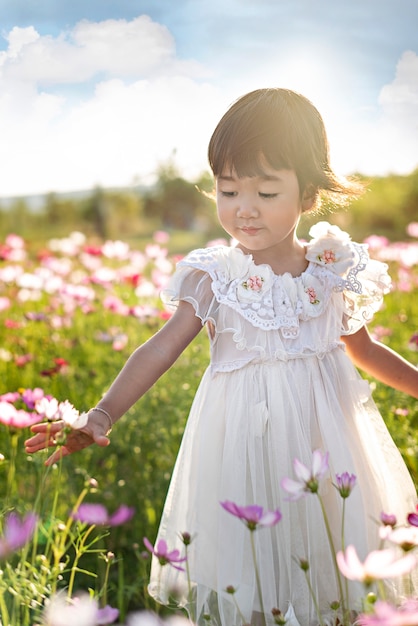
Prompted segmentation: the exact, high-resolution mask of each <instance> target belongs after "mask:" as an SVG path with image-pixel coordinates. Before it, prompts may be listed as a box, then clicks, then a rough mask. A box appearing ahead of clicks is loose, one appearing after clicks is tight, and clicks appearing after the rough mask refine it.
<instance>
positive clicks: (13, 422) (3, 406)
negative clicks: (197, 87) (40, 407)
mask: <svg viewBox="0 0 418 626" xmlns="http://www.w3.org/2000/svg"><path fill="white" fill-rule="evenodd" d="M41 419H42V418H41V417H40V416H39V415H37V414H36V413H27V412H26V411H24V410H23V409H17V408H16V407H15V406H14V405H13V404H10V402H3V401H0V422H2V423H3V424H5V425H6V426H11V427H12V428H27V427H29V426H32V425H33V424H37V423H38V422H40V421H41Z"/></svg>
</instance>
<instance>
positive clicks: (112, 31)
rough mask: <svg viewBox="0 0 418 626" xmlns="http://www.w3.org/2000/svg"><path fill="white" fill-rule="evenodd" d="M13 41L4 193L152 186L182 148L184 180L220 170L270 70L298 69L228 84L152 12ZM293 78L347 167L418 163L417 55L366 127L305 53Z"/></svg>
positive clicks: (1, 69) (0, 130)
mask: <svg viewBox="0 0 418 626" xmlns="http://www.w3.org/2000/svg"><path fill="white" fill-rule="evenodd" d="M6 39H7V42H8V48H7V50H6V51H4V52H0V136H1V137H2V141H1V142H0V165H1V176H0V197H1V196H8V195H25V194H29V193H44V192H48V191H65V190H72V189H83V188H91V187H92V186H94V185H96V184H100V185H102V186H113V185H129V184H132V183H133V182H134V181H135V182H136V181H139V182H144V181H146V180H149V176H150V174H152V173H153V172H155V170H156V167H157V166H158V164H159V163H161V162H164V161H166V160H167V159H168V158H169V157H170V155H171V153H172V151H173V150H176V157H175V158H176V163H177V165H178V166H179V168H180V169H181V171H182V172H183V175H185V176H188V177H195V176H196V177H197V176H198V175H199V173H200V172H201V171H203V170H204V169H206V168H207V167H208V166H207V160H206V149H207V144H208V141H209V138H210V135H211V133H212V131H213V128H214V127H215V125H216V123H217V121H218V120H219V118H220V116H221V115H222V114H223V113H224V111H225V110H226V108H227V107H228V106H229V104H230V103H231V102H232V101H233V100H234V99H235V98H236V97H238V96H239V95H240V94H242V93H245V91H249V90H251V89H254V88H257V87H260V86H264V85H265V84H267V83H266V80H267V78H268V77H269V76H270V77H273V78H274V77H276V76H278V75H281V76H282V77H283V75H286V73H285V71H284V70H285V67H283V72H280V73H279V74H278V70H277V58H276V57H275V56H274V55H272V56H271V58H270V61H269V62H267V63H265V64H264V66H263V68H262V71H261V70H260V68H258V69H257V73H251V72H248V71H246V69H245V68H244V69H243V70H242V72H241V73H237V74H236V75H234V79H235V80H231V81H230V84H229V85H227V87H225V85H226V84H227V83H228V81H227V80H225V78H228V76H226V77H225V76H220V75H219V74H218V75H216V76H215V75H213V76H212V75H211V74H210V71H209V69H210V68H209V67H203V66H201V65H199V64H198V63H197V62H195V61H193V60H183V59H181V58H179V56H178V54H177V52H176V47H175V41H174V39H173V37H172V35H171V34H170V32H169V31H168V30H167V28H166V27H164V26H162V25H160V24H158V23H156V22H154V21H152V20H151V19H150V18H149V17H147V16H140V17H137V18H135V19H133V20H131V21H127V20H106V21H103V22H97V23H94V22H87V21H85V20H84V21H81V22H79V23H78V24H76V25H75V26H74V28H73V29H72V30H69V31H67V32H63V33H61V34H60V35H59V36H58V37H51V36H41V35H39V33H37V32H36V30H35V29H34V28H33V27H30V28H17V27H16V28H13V29H12V30H11V31H10V32H9V33H8V35H7V36H6ZM221 53H222V51H220V54H221ZM292 58H293V57H292ZM218 71H219V69H218ZM288 75H289V77H290V78H292V80H293V83H292V84H289V85H288V86H289V87H291V88H295V89H298V90H301V91H302V92H304V93H306V95H307V96H308V97H311V98H312V100H313V102H314V103H315V104H316V105H317V106H318V108H319V109H320V111H321V112H322V113H324V117H325V122H326V125H327V127H328V129H329V135H330V140H331V147H332V149H333V155H334V156H335V162H336V164H337V169H339V171H342V172H343V173H347V172H351V171H355V170H358V171H363V172H365V173H368V174H374V173H383V172H384V171H390V170H392V171H403V172H407V171H410V170H411V169H412V168H413V167H416V166H417V164H418V163H417V161H418V159H417V155H418V147H417V120H418V104H417V100H418V94H417V89H418V87H417V85H418V59H417V55H416V54H415V53H413V52H407V53H405V54H404V55H403V56H402V58H401V59H400V61H399V64H398V68H397V73H396V76H395V78H394V80H393V82H392V83H391V84H390V85H386V86H385V87H384V88H383V89H382V92H381V99H380V102H379V103H377V102H376V103H375V109H376V110H375V112H376V115H375V116H374V118H373V119H368V120H366V121H364V119H365V118H363V122H361V121H360V122H359V119H358V118H357V119H356V118H355V116H354V112H353V110H352V107H351V104H350V103H343V107H341V100H339V99H338V98H339V94H338V93H336V91H337V92H338V87H335V84H334V82H333V83H332V85H331V84H327V83H326V76H325V75H324V76H323V77H322V80H321V81H318V78H317V76H316V75H315V76H316V78H315V81H314V82H312V80H311V78H310V77H309V76H310V73H309V72H307V68H306V64H305V63H299V64H297V63H296V62H295V60H293V65H292V66H289V68H288ZM237 78H238V80H237ZM290 78H289V80H290ZM260 81H264V85H263V84H260ZM271 81H272V78H270V80H269V83H270V84H271ZM317 83H321V89H320V90H319V91H318V87H317ZM221 84H222V87H221V86H218V85H221ZM238 88H239V89H238ZM306 90H307V91H306ZM315 90H316V91H317V92H318V93H316V91H315ZM332 90H334V92H333V91H332ZM344 107H345V109H344ZM350 107H351V108H350ZM414 133H415V134H414Z"/></svg>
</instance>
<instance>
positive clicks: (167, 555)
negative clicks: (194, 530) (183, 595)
mask: <svg viewBox="0 0 418 626" xmlns="http://www.w3.org/2000/svg"><path fill="white" fill-rule="evenodd" d="M143 541H144V545H145V547H146V549H147V550H148V551H149V552H151V554H153V555H154V556H156V557H157V559H158V561H159V563H160V565H171V566H172V567H174V568H175V569H178V570H180V571H181V572H184V567H181V566H180V565H177V563H184V561H186V560H187V559H186V557H185V556H184V557H181V556H180V550H171V551H169V550H168V546H167V542H166V541H165V539H160V540H159V541H158V543H157V546H156V547H154V546H153V545H152V543H151V542H150V540H149V539H147V537H144V539H143Z"/></svg>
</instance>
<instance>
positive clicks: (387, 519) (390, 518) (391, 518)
mask: <svg viewBox="0 0 418 626" xmlns="http://www.w3.org/2000/svg"><path fill="white" fill-rule="evenodd" d="M380 521H381V522H382V524H383V525H384V526H392V528H393V527H394V526H396V524H397V521H398V520H397V519H396V515H393V514H392V513H385V512H384V511H382V512H381V514H380Z"/></svg>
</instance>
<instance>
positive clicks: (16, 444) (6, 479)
mask: <svg viewBox="0 0 418 626" xmlns="http://www.w3.org/2000/svg"><path fill="white" fill-rule="evenodd" d="M405 237H406V241H404V242H401V243H390V242H389V241H387V240H386V239H384V238H381V237H374V236H372V237H370V238H369V239H368V240H367V243H368V244H369V247H370V253H371V256H372V257H374V258H378V259H380V260H383V261H385V262H387V263H388V264H389V265H390V268H391V276H392V280H393V289H392V291H391V293H390V294H389V295H388V296H386V299H385V304H384V308H383V309H382V310H381V311H380V312H379V313H378V314H377V315H376V317H375V319H374V320H373V322H372V323H371V324H370V332H371V333H372V334H373V335H374V336H375V337H376V338H378V339H379V340H381V341H383V342H384V343H386V344H388V345H390V346H391V347H393V348H394V349H395V350H396V351H398V352H399V353H401V354H402V355H403V356H405V358H407V359H408V360H410V361H412V362H414V363H417V362H418V299H417V298H416V290H417V287H418V225H417V224H411V225H410V226H409V229H408V232H407V233H406V234H405ZM169 248H170V240H169V236H168V235H167V234H166V233H163V232H156V233H155V234H154V239H153V241H150V242H149V244H148V245H147V246H146V247H145V248H144V249H143V250H135V249H132V248H131V247H130V246H128V245H127V244H126V243H124V242H122V241H106V242H103V243H101V244H97V243H91V242H89V241H88V240H87V239H86V237H85V236H84V235H83V234H82V233H79V232H74V233H71V234H70V235H69V236H68V237H65V238H61V239H53V240H48V241H45V242H44V245H43V247H42V248H40V247H38V248H36V249H33V248H32V247H31V245H30V242H28V241H24V240H22V239H21V238H20V237H18V236H16V235H9V236H8V237H7V238H6V239H5V240H4V241H3V242H0V333H1V342H0V472H1V481H0V491H1V500H2V521H1V530H2V532H1V536H2V537H3V541H0V558H2V559H3V564H2V569H3V576H2V578H1V579H0V616H1V617H2V621H3V622H4V623H5V624H6V623H7V620H6V619H5V616H7V619H8V620H9V621H10V623H11V624H16V625H17V624H22V626H24V625H26V624H31V625H33V624H35V623H38V622H36V620H39V619H40V616H41V614H42V611H43V606H44V602H45V599H48V598H49V597H50V596H53V595H54V594H55V593H56V592H57V591H59V590H60V589H66V590H68V589H70V591H71V593H75V592H76V591H77V590H84V591H87V590H88V589H90V590H91V594H92V595H94V596H95V597H97V598H98V601H99V603H100V606H101V607H102V608H103V609H104V608H106V607H107V606H108V605H109V606H111V607H117V609H118V612H119V619H120V620H121V621H123V619H124V618H125V616H126V615H127V614H128V613H129V612H130V611H135V610H137V609H142V608H155V607H154V606H153V605H151V604H150V600H149V598H148V597H147V593H146V584H147V571H148V564H149V560H148V557H149V554H148V553H147V552H146V551H145V552H144V543H143V538H144V537H149V538H150V539H153V538H154V537H155V534H156V530H157V525H158V520H159V515H160V512H161V509H162V506H163V503H164V496H165V492H166V489H167V486H168V481H169V478H170V473H171V469H172V466H173V463H174V460H175V456H176V453H177V449H178V446H179V443H180V439H181V435H182V432H183V429H184V425H185V421H186V419H187V414H188V410H189V407H190V404H191V402H192V398H193V395H194V392H195V389H196V387H197V385H198V383H199V380H200V377H201V375H202V373H203V371H204V369H205V368H206V366H207V364H208V345H207V341H206V337H205V333H201V334H200V336H199V337H198V338H197V339H196V340H195V341H194V342H193V344H192V345H191V346H189V348H188V349H187V350H186V351H185V352H184V354H183V355H182V356H181V357H180V358H179V360H178V362H177V364H176V366H175V367H174V368H172V369H171V370H170V371H169V372H168V373H167V374H165V375H164V376H163V377H162V379H161V380H160V381H159V382H158V383H157V384H156V385H155V387H154V388H153V389H151V390H150V391H149V392H148V394H147V395H146V396H145V397H144V398H142V399H141V400H140V401H139V402H138V403H137V405H136V406H135V407H133V408H132V409H131V410H130V411H129V412H128V414H127V415H125V416H124V417H123V418H122V419H121V420H120V421H119V422H118V424H117V425H116V426H115V427H114V429H113V432H112V434H111V445H110V446H109V447H108V448H105V449H103V448H98V447H96V448H95V447H90V448H88V449H86V450H84V451H82V452H80V453H77V454H75V455H73V456H70V457H67V458H65V459H63V460H62V462H60V463H59V464H58V465H54V466H52V467H51V468H45V466H44V461H45V459H46V454H47V453H38V454H37V455H33V456H30V455H26V454H25V452H24V441H25V439H27V438H28V436H29V434H30V431H29V427H30V425H31V424H33V423H35V422H36V421H41V420H42V419H44V417H45V412H44V413H42V411H40V410H39V406H42V404H40V401H42V399H43V398H44V399H45V398H46V399H47V400H51V398H52V399H56V401H57V403H58V404H59V403H65V401H68V403H71V405H73V406H74V407H75V408H76V409H77V411H80V412H82V411H87V410H88V409H89V408H90V407H92V406H94V405H95V404H96V403H97V401H98V400H99V399H100V397H101V396H102V394H103V393H104V392H105V391H106V389H107V387H108V385H109V384H110V382H111V381H112V380H113V378H114V377H115V376H116V374H117V373H118V371H119V369H120V368H121V367H122V365H123V364H124V362H125V360H126V358H127V357H128V356H129V354H130V353H131V351H132V350H133V349H134V348H136V347H137V346H138V345H139V344H141V343H143V342H144V341H146V340H147V339H148V338H149V337H150V336H151V335H152V334H153V333H154V332H155V331H156V330H158V328H160V327H161V326H162V324H164V321H165V320H166V319H167V318H168V316H169V315H170V313H169V312H168V311H166V310H165V309H164V308H163V306H162V304H161V302H160V299H159V293H160V291H161V289H162V288H164V286H165V285H166V284H167V281H168V280H169V277H170V275H171V273H172V272H173V269H174V266H175V263H176V260H177V258H178V257H176V255H175V253H173V252H172V251H170V252H169V251H168V250H169ZM252 288H254V287H252ZM372 385H373V386H374V387H375V391H374V397H375V400H376V402H377V403H378V405H379V407H380V410H381V412H382V414H383V416H384V418H385V421H386V423H387V425H388V427H389V430H390V431H391V433H392V436H393V437H394V439H395V441H396V443H397V445H398V446H399V448H400V450H401V452H402V454H403V456H404V458H405V461H406V463H407V465H408V467H409V469H410V471H411V474H412V477H413V479H414V481H415V483H416V484H418V454H417V452H418V446H417V435H416V431H417V426H418V401H417V400H415V399H413V398H409V397H406V396H404V395H403V394H401V393H399V392H396V391H394V390H392V389H388V388H385V387H384V386H383V385H380V384H377V383H376V384H375V383H374V382H373V381H372ZM44 405H45V403H44ZM37 407H38V410H37ZM44 408H45V406H44ZM241 504H244V503H241ZM247 504H253V503H247ZM83 506H84V507H85V508H84V509H83V508H82V507H83ZM80 511H81V513H84V517H83V515H82V514H81V513H80ZM387 513H390V512H387ZM11 514H12V517H10V515H11ZM91 516H93V517H91ZM86 525H88V526H86ZM86 528H87V530H86ZM186 530H187V529H179V532H182V531H186ZM16 535H17V537H18V540H17V541H16ZM11 537H12V539H11ZM20 539H21V540H20ZM148 543H149V542H148ZM11 588H12V589H13V590H14V591H13V592H10V589H11ZM109 615H110V617H109ZM101 619H102V620H104V621H101V622H97V623H111V622H112V621H114V620H115V619H116V616H115V615H112V614H111V613H108V614H106V615H103V616H102V618H101ZM34 620H35V621H34ZM106 620H108V621H106ZM92 623H93V622H92ZM376 623H378V622H376Z"/></svg>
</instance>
